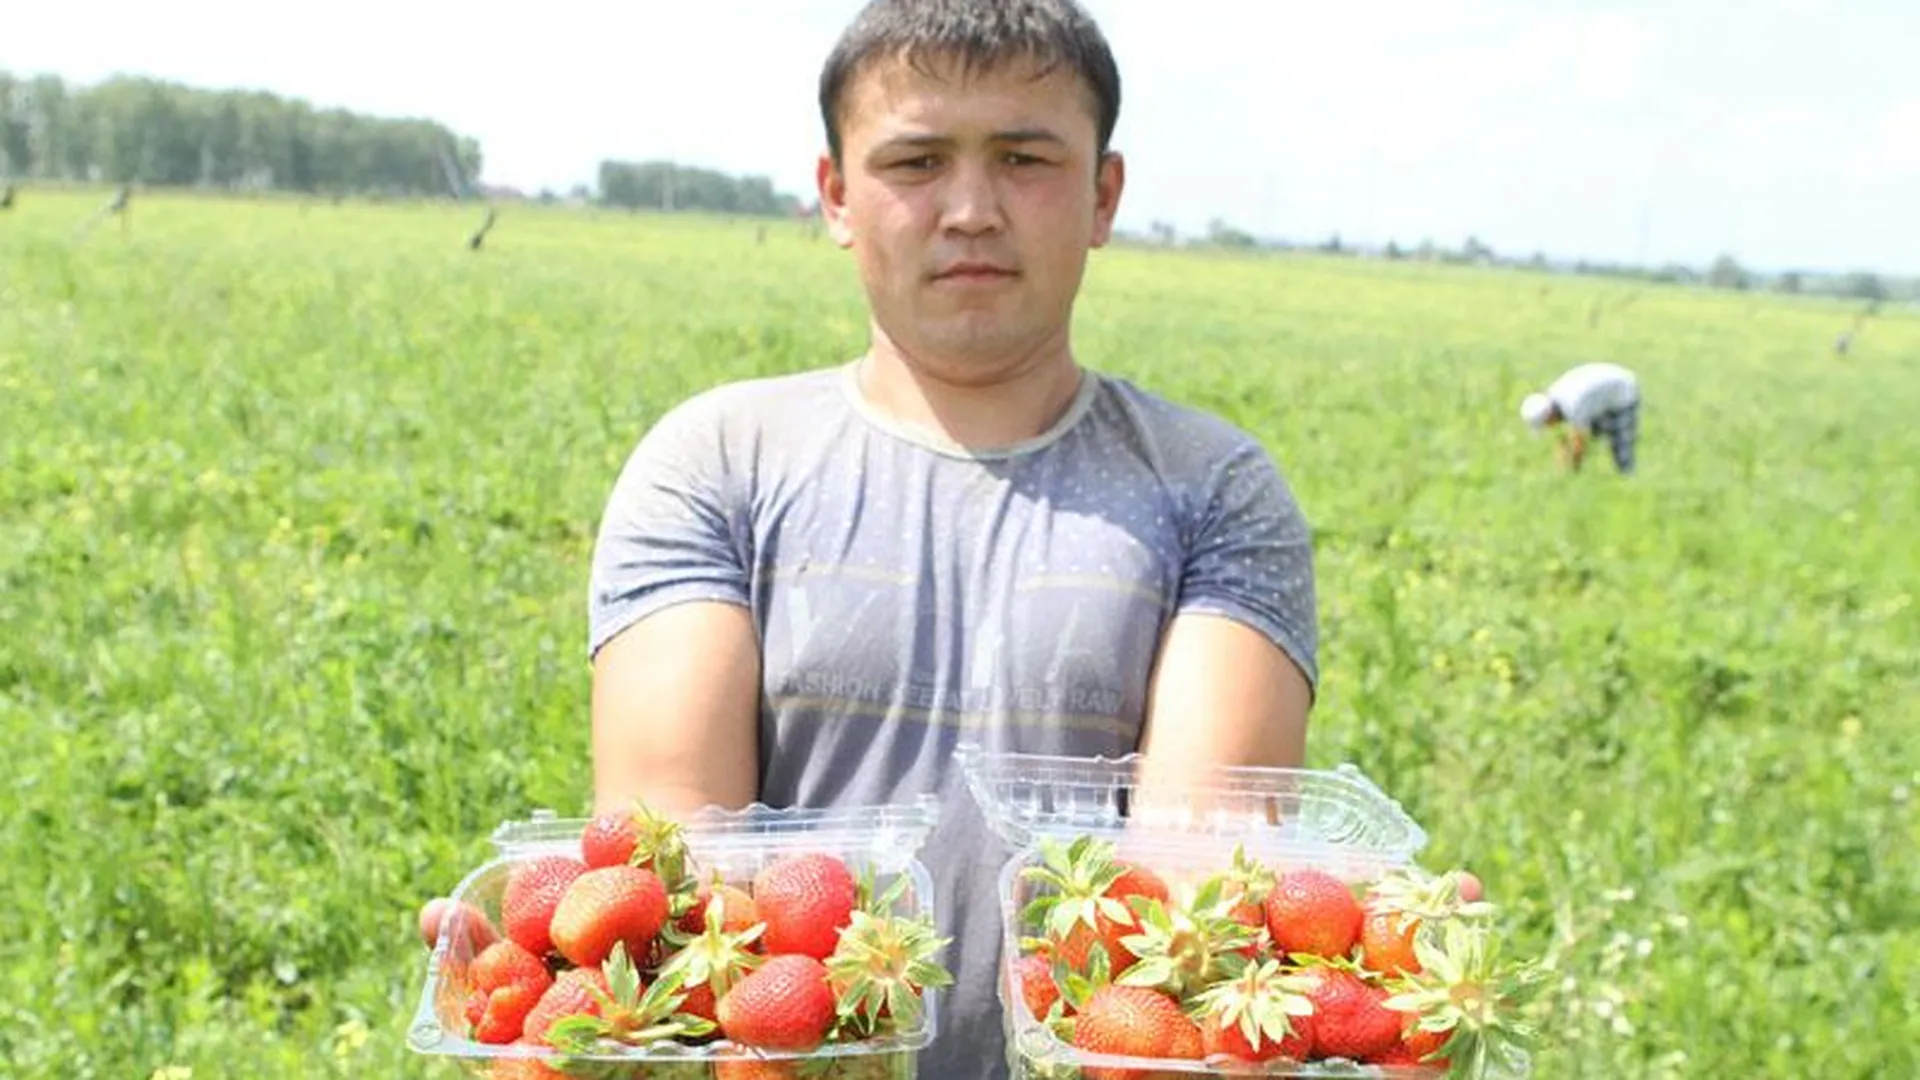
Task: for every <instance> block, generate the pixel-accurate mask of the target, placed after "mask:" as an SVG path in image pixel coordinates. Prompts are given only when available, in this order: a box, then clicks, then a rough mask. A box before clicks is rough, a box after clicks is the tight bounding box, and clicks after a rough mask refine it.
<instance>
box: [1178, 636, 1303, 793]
mask: <svg viewBox="0 0 1920 1080" xmlns="http://www.w3.org/2000/svg"><path fill="white" fill-rule="evenodd" d="M1311 705H1312V691H1311V689H1310V688H1309V686H1308V684H1307V678H1306V675H1305V674H1304V673H1302V672H1301V670H1300V668H1299V667H1298V666H1297V665H1296V664H1295V663H1294V662H1293V660H1292V659H1291V658H1290V657H1288V656H1287V654H1286V653H1285V652H1284V651H1282V650H1281V649H1280V648H1279V647H1278V646H1276V645H1275V644H1274V643H1273V642H1272V641H1270V640H1268V638H1267V637H1266V635H1264V634H1262V633H1260V632H1259V631H1257V630H1254V629H1253V628H1251V627H1249V626H1247V625H1245V624H1244V623H1240V622H1237V621H1235V620H1232V619H1228V618H1224V617H1220V616H1213V615H1201V614H1188V615H1179V616H1176V617H1175V618H1174V620H1173V622H1172V624H1171V625H1170V626H1169V627H1168V630H1167V634H1166V637H1165V639H1164V640H1163V641H1162V642H1161V646H1160V656H1159V659H1158V661H1157V663H1156V664H1155V668H1154V675H1153V680H1152V684H1151V686H1150V688H1149V691H1148V699H1147V721H1146V730H1145V732H1144V733H1143V735H1142V737H1141V751H1142V754H1143V756H1144V759H1145V760H1144V765H1143V773H1142V782H1143V784H1144V785H1145V786H1147V787H1148V788H1149V789H1153V790H1164V791H1168V792H1174V791H1180V790H1184V789H1185V788H1187V787H1188V786H1189V785H1190V784H1191V783H1192V782H1193V781H1194V780H1195V779H1197V778H1198V777H1200V776H1202V775H1204V774H1205V773H1206V772H1207V770H1209V769H1210V768H1212V767H1214V766H1218V765H1259V766H1281V767H1298V766H1300V765H1301V764H1302V763H1303V762H1304V760H1305V757H1306V746H1307V713H1308V710H1309V709H1310V708H1311Z"/></svg>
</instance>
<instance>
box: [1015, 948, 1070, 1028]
mask: <svg viewBox="0 0 1920 1080" xmlns="http://www.w3.org/2000/svg"><path fill="white" fill-rule="evenodd" d="M1013 974H1014V977H1015V978H1016V979H1018V980H1020V1000H1022V1001H1024V1002H1026V1003H1027V1011H1028V1012H1029V1013H1031V1014H1033V1018H1034V1019H1035V1020H1045V1019H1046V1018H1047V1014H1049V1013H1051V1012H1052V1011H1053V1006H1054V1003H1055V1002H1058V1001H1059V1000H1060V985H1059V984H1058V983H1056V982H1054V981H1053V961H1052V960H1050V959H1048V958H1047V956H1046V955H1045V954H1044V953H1027V954H1026V955H1025V956H1022V957H1020V958H1019V959H1018V960H1015V961H1014V962H1013Z"/></svg>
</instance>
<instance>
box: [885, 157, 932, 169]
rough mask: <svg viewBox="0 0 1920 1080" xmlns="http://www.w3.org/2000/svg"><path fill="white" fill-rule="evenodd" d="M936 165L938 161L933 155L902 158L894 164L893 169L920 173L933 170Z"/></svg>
mask: <svg viewBox="0 0 1920 1080" xmlns="http://www.w3.org/2000/svg"><path fill="white" fill-rule="evenodd" d="M935 164H936V161H935V159H934V156H933V155H932V154H923V155H921V156H920V157H912V158H901V159H900V160H898V161H896V162H894V163H893V167H894V168H896V169H907V170H909V171H919V170H923V169H931V168H933V167H934V165H935Z"/></svg>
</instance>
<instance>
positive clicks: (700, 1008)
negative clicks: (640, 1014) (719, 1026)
mask: <svg viewBox="0 0 1920 1080" xmlns="http://www.w3.org/2000/svg"><path fill="white" fill-rule="evenodd" d="M722 888H723V889H724V886H723V887H722ZM735 891H736V892H737V891H738V890H735ZM742 897H743V899H745V894H742ZM745 903H746V905H747V906H748V907H749V908H751V906H752V905H753V901H752V900H751V899H745ZM701 914H703V915H704V916H706V924H705V929H703V930H702V931H701V932H700V933H699V934H698V935H697V936H695V937H693V938H691V939H690V940H688V942H687V943H686V944H685V945H684V946H682V947H681V948H680V949H679V951H677V952H675V953H674V954H673V955H672V956H671V957H669V958H668V959H667V962H666V963H665V964H664V965H662V966H661V969H660V973H661V974H662V975H670V974H674V973H678V974H680V975H681V976H682V978H683V980H684V981H683V983H682V985H683V986H684V987H685V988H686V991H687V1000H686V1003H685V1004H684V1005H682V1006H681V1009H682V1011H684V1012H687V1013H691V1014H693V1015H696V1016H703V1017H706V1018H707V1019H708V1020H717V1019H718V1017H717V1016H716V1014H715V1011H714V1010H715V1006H716V1005H717V1004H718V1003H719V999H720V998H722V997H725V996H726V993H727V991H728V990H730V989H732V988H733V984H734V983H735V982H737V981H739V979H740V978H741V977H742V976H744V975H746V973H747V972H749V971H752V970H753V969H754V968H755V967H758V966H759V965H760V962H761V961H760V956H759V954H758V953H757V952H756V951H755V948H756V946H757V944H758V942H759V939H760V934H761V932H762V931H764V930H765V929H766V927H765V926H763V925H762V924H760V923H749V924H748V925H747V926H745V927H744V928H742V929H740V930H737V931H736V930H731V929H729V927H731V926H733V925H734V924H735V923H736V922H738V921H739V920H738V918H737V917H736V916H735V915H734V912H733V901H732V900H731V899H730V898H729V897H728V894H727V893H725V892H721V893H719V894H716V896H715V898H714V900H713V902H712V903H711V904H709V905H703V910H702V912H701Z"/></svg>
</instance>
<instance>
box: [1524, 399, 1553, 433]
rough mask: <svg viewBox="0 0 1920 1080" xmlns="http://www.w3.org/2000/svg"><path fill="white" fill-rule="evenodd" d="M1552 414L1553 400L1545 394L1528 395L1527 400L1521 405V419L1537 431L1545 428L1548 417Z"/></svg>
mask: <svg viewBox="0 0 1920 1080" xmlns="http://www.w3.org/2000/svg"><path fill="white" fill-rule="evenodd" d="M1552 413H1553V399H1552V398H1550V397H1548V396H1547V395H1545V394H1528V395H1527V397H1526V400H1524V401H1522V402H1521V403H1520V419H1522V420H1525V421H1526V422H1527V426H1528V427H1530V428H1532V429H1533V430H1535V431H1539V430H1540V429H1541V427H1543V426H1545V424H1546V422H1547V417H1548V416H1550V415H1552Z"/></svg>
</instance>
